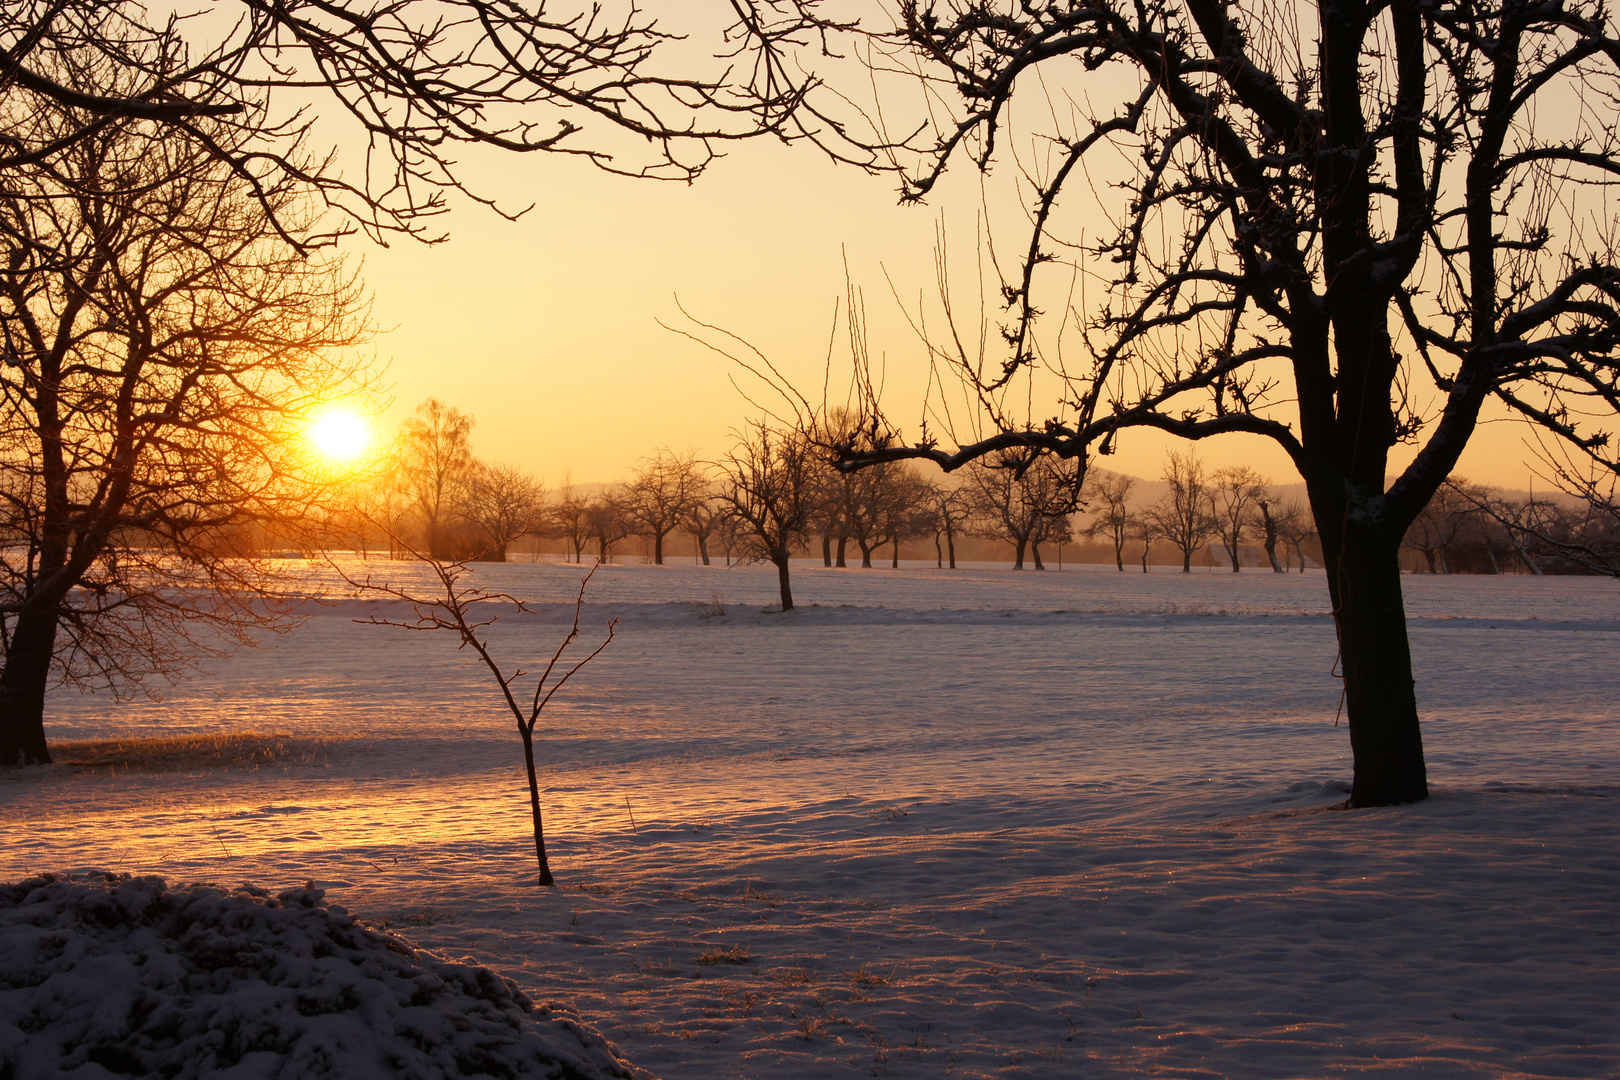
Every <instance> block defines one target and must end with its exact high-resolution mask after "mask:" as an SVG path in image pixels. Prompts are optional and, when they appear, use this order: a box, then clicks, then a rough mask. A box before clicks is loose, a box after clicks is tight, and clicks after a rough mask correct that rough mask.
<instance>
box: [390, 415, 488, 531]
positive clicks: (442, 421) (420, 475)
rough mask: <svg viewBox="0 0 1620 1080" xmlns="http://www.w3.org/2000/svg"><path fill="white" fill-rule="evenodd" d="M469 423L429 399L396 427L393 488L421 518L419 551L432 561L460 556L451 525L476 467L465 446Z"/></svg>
mask: <svg viewBox="0 0 1620 1080" xmlns="http://www.w3.org/2000/svg"><path fill="white" fill-rule="evenodd" d="M473 422H474V421H473V418H472V417H471V416H468V415H466V414H465V413H463V412H462V411H461V410H460V409H457V408H456V407H455V406H453V405H446V404H445V403H444V402H442V401H440V400H439V399H438V398H435V397H430V398H428V399H427V400H426V401H424V402H422V403H421V404H420V405H418V406H417V407H416V415H415V416H411V417H407V418H406V419H405V422H404V423H403V424H401V425H400V433H399V446H398V450H397V455H398V457H397V468H398V476H399V485H400V488H401V490H402V491H404V492H405V495H406V497H407V498H408V499H409V500H410V503H411V505H412V507H413V508H414V509H415V510H416V513H417V515H418V516H419V517H420V519H421V525H422V540H421V546H422V549H423V550H424V551H426V552H427V553H428V555H429V557H431V558H434V559H447V558H450V557H452V556H453V555H459V554H464V553H462V552H456V551H453V550H452V549H453V548H454V547H455V544H454V539H455V538H454V536H453V529H452V524H453V521H454V518H455V517H456V515H457V514H458V512H459V511H460V509H461V506H462V504H463V501H464V499H465V495H466V491H467V485H468V484H469V483H470V482H471V480H472V478H473V475H474V473H475V472H476V470H477V467H478V463H477V461H476V460H474V458H473V455H472V447H471V445H470V440H471V436H472V428H473Z"/></svg>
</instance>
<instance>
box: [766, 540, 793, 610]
mask: <svg viewBox="0 0 1620 1080" xmlns="http://www.w3.org/2000/svg"><path fill="white" fill-rule="evenodd" d="M771 561H772V562H774V563H775V564H776V583H777V584H778V585H779V586H781V589H782V610H783V611H792V610H793V586H792V585H791V584H790V583H789V582H788V553H787V552H785V551H784V552H781V553H779V554H777V555H773V556H772V557H771Z"/></svg>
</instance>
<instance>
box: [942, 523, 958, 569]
mask: <svg viewBox="0 0 1620 1080" xmlns="http://www.w3.org/2000/svg"><path fill="white" fill-rule="evenodd" d="M945 550H946V551H947V552H949V553H950V556H951V569H952V570H955V569H956V536H955V534H953V533H952V532H951V530H949V529H946V530H945Z"/></svg>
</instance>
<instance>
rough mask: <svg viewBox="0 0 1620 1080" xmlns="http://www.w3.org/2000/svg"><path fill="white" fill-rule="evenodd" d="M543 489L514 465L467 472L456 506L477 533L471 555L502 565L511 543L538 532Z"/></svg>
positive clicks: (542, 516) (479, 467)
mask: <svg viewBox="0 0 1620 1080" xmlns="http://www.w3.org/2000/svg"><path fill="white" fill-rule="evenodd" d="M545 498H546V488H545V485H544V484H542V483H540V481H538V480H536V479H535V478H534V477H532V476H530V475H529V474H528V473H526V472H524V471H523V470H522V469H520V468H518V467H517V466H515V465H484V464H482V463H479V464H477V465H476V467H475V468H473V469H472V470H471V475H470V476H469V478H468V479H467V483H466V488H465V492H464V494H463V497H462V503H461V507H460V512H461V514H462V515H463V516H464V517H465V518H466V519H467V520H468V522H469V523H471V525H472V526H473V528H474V530H475V531H476V532H477V539H476V540H475V541H474V543H473V545H472V546H473V548H474V552H473V554H474V556H475V558H476V559H477V560H478V561H480V562H505V561H506V549H507V547H508V546H509V545H510V544H511V543H512V541H514V540H516V539H518V538H519V537H521V536H526V535H528V534H529V533H533V532H538V531H539V530H540V528H541V527H542V523H543V522H544V521H545V517H546V507H545Z"/></svg>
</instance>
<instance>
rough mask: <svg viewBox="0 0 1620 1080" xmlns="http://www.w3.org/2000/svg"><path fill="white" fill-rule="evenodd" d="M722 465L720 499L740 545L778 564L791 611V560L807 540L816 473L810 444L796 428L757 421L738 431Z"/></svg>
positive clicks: (754, 555)
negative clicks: (783, 429)
mask: <svg viewBox="0 0 1620 1080" xmlns="http://www.w3.org/2000/svg"><path fill="white" fill-rule="evenodd" d="M720 470H721V487H720V498H721V499H722V500H723V501H724V502H725V504H726V510H727V517H728V518H730V519H731V521H732V522H733V523H734V527H735V530H736V536H737V545H738V549H739V550H740V551H742V552H743V553H744V554H745V555H746V556H747V557H748V558H752V559H761V560H764V561H768V562H770V563H771V564H773V565H774V566H775V567H776V577H777V584H778V586H779V588H780V591H781V596H782V610H783V611H792V610H793V587H792V583H791V582H790V580H789V578H788V562H789V560H790V559H791V558H792V556H793V551H794V549H795V548H797V547H799V546H800V545H801V544H804V543H806V542H807V541H808V540H809V532H808V528H809V524H810V515H811V511H812V508H813V506H814V499H815V473H816V462H815V458H814V455H813V452H812V448H811V447H810V445H809V443H807V442H806V441H805V439H804V437H803V436H802V435H801V434H799V433H797V432H793V431H780V430H777V429H774V428H772V427H771V426H770V425H769V424H767V423H766V422H764V421H757V422H755V423H753V424H750V425H749V426H748V427H747V428H746V429H745V430H744V431H743V432H741V433H740V434H739V435H738V438H737V443H736V445H735V446H734V447H733V448H732V450H731V452H730V453H729V454H727V455H726V458H725V460H724V461H722V462H721V463H720ZM728 558H729V555H728Z"/></svg>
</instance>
